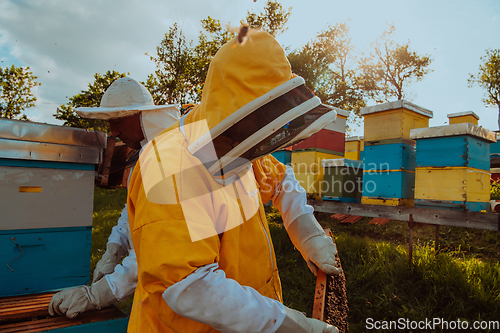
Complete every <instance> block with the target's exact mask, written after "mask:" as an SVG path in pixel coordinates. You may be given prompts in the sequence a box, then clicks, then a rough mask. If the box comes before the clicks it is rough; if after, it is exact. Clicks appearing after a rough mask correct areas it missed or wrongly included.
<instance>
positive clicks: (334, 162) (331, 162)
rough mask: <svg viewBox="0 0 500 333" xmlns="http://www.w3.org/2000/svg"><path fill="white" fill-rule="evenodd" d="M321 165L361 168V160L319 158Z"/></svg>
mask: <svg viewBox="0 0 500 333" xmlns="http://www.w3.org/2000/svg"><path fill="white" fill-rule="evenodd" d="M321 166H322V167H323V168H326V167H344V166H345V167H351V168H361V169H363V162H362V161H357V160H350V159H347V158H331V159H324V160H321Z"/></svg>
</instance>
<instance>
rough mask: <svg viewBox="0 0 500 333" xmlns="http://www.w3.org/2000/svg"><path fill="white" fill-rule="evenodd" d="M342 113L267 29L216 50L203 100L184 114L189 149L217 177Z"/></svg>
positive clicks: (300, 137) (246, 165)
mask: <svg viewBox="0 0 500 333" xmlns="http://www.w3.org/2000/svg"><path fill="white" fill-rule="evenodd" d="M335 118H336V112H335V111H334V110H333V108H331V107H328V106H326V105H322V104H321V100H320V99H319V98H318V97H315V96H314V94H313V93H312V92H311V91H310V90H309V89H308V88H307V87H306V86H305V82H304V80H303V79H302V78H301V77H298V76H296V75H294V74H292V72H291V68H290V64H289V62H288V60H287V58H286V56H285V52H284V50H283V48H282V47H281V46H280V45H279V44H278V43H277V42H276V40H275V39H274V38H273V37H271V36H270V35H269V34H268V33H266V32H263V31H253V30H251V31H250V32H249V33H248V35H246V37H245V38H244V39H243V40H242V39H241V38H239V37H235V38H234V39H233V40H231V41H230V42H228V43H227V44H225V45H224V46H223V47H222V48H221V49H220V50H219V51H218V52H217V54H216V55H215V57H214V59H213V60H212V63H211V64H210V68H209V71H208V74H207V78H206V81H205V86H204V88H203V95H202V98H201V102H200V104H199V105H198V106H197V107H195V108H194V109H193V110H192V111H191V112H189V114H188V115H187V116H185V117H182V118H181V121H180V126H181V131H183V133H184V136H185V137H186V140H187V141H188V144H189V147H188V150H189V152H190V153H192V154H193V155H195V156H196V157H198V158H199V159H200V160H201V161H202V163H203V164H204V165H205V167H206V168H207V169H208V170H209V172H210V173H211V175H212V176H213V177H214V178H216V179H217V178H218V177H222V178H226V179H227V178H228V177H231V176H232V175H235V174H238V173H240V172H242V171H244V170H246V169H248V168H250V163H251V162H252V161H254V160H256V159H258V158H260V157H262V156H264V155H267V154H269V153H271V152H273V151H275V150H278V149H281V148H284V147H286V146H288V145H291V144H293V143H295V142H298V141H300V140H303V139H305V138H307V137H308V136H310V135H312V134H314V133H316V132H317V131H319V130H320V129H321V128H323V127H324V126H326V125H327V124H329V123H331V122H332V121H333V120H335Z"/></svg>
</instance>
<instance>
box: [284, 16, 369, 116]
mask: <svg viewBox="0 0 500 333" xmlns="http://www.w3.org/2000/svg"><path fill="white" fill-rule="evenodd" d="M288 60H289V61H290V64H291V66H292V70H293V72H294V73H295V74H297V75H300V76H302V77H303V78H304V80H305V81H306V85H307V86H308V87H309V88H310V89H311V90H313V91H314V92H315V93H316V95H317V96H318V97H320V98H321V100H322V101H323V102H325V103H327V104H330V105H332V106H335V107H339V108H341V109H344V110H349V111H351V110H354V112H355V113H358V112H359V109H360V108H361V107H363V106H365V101H364V99H365V93H364V91H363V90H362V85H361V76H360V72H359V69H358V60H357V57H356V54H355V48H354V46H353V45H352V42H351V38H350V37H349V27H348V26H347V24H346V23H338V24H336V25H334V26H331V25H329V26H328V27H327V28H326V29H325V30H323V31H322V32H320V33H319V34H318V35H317V37H316V38H315V39H314V40H312V41H311V42H309V43H307V44H306V45H305V46H304V47H302V48H301V49H299V50H294V51H292V52H290V53H289V54H288Z"/></svg>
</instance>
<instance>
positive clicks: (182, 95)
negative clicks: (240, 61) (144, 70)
mask: <svg viewBox="0 0 500 333" xmlns="http://www.w3.org/2000/svg"><path fill="white" fill-rule="evenodd" d="M201 25H202V28H203V31H200V35H199V36H198V44H196V45H193V41H188V40H187V38H186V36H185V35H184V33H183V32H182V29H180V27H179V26H178V24H177V23H174V25H173V26H172V27H170V28H169V30H168V32H167V33H165V36H164V38H163V40H162V41H161V43H160V45H159V46H157V47H156V56H155V57H153V56H150V59H151V60H152V61H154V62H155V63H156V70H155V73H154V75H153V74H151V75H149V77H148V80H147V81H146V83H145V85H146V87H147V88H148V89H150V91H151V92H152V95H153V99H154V101H155V103H156V104H172V103H179V104H185V103H188V102H196V101H199V100H200V99H201V92H202V90H203V84H204V82H205V78H206V75H207V72H208V67H209V65H210V62H211V60H212V58H213V56H214V55H215V53H216V52H217V51H218V50H219V48H220V47H221V46H222V45H224V44H225V43H226V42H228V41H229V40H230V39H231V38H232V37H234V35H235V34H234V33H233V32H231V31H229V30H226V29H223V28H222V25H221V23H220V21H219V20H215V19H213V18H211V17H210V16H209V17H208V18H206V19H204V20H202V21H201Z"/></svg>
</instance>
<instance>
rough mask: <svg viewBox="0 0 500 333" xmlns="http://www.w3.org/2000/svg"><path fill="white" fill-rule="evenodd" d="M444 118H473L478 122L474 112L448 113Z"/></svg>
mask: <svg viewBox="0 0 500 333" xmlns="http://www.w3.org/2000/svg"><path fill="white" fill-rule="evenodd" d="M446 116H447V117H448V118H455V117H465V116H473V117H474V118H476V119H477V120H479V116H478V115H477V114H476V113H475V112H474V111H464V112H456V113H448V114H447V115H446Z"/></svg>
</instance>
